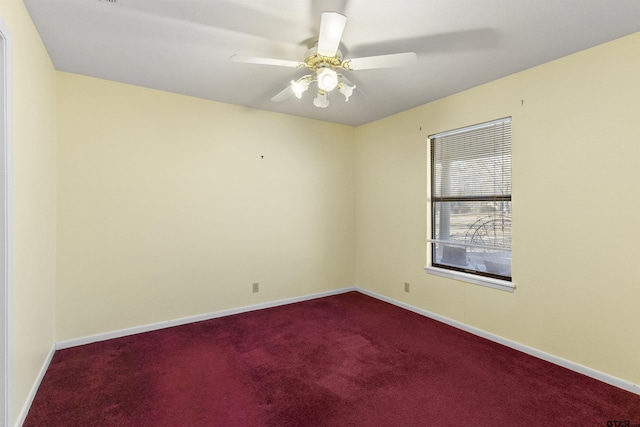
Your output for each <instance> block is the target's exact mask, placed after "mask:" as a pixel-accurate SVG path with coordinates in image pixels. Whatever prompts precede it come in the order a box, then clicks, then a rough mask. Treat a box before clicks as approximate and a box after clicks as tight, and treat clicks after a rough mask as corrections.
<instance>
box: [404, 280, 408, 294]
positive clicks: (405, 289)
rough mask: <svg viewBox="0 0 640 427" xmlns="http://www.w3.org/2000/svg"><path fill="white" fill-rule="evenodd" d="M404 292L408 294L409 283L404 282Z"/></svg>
mask: <svg viewBox="0 0 640 427" xmlns="http://www.w3.org/2000/svg"><path fill="white" fill-rule="evenodd" d="M404 291H405V292H409V282H404Z"/></svg>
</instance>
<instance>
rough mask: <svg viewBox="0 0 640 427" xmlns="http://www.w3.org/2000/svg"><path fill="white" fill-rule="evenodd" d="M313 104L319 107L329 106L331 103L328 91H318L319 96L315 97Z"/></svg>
mask: <svg viewBox="0 0 640 427" xmlns="http://www.w3.org/2000/svg"><path fill="white" fill-rule="evenodd" d="M313 105H315V106H316V107H318V108H327V106H328V105H329V99H328V98H327V92H323V91H318V96H316V97H315V98H314V100H313Z"/></svg>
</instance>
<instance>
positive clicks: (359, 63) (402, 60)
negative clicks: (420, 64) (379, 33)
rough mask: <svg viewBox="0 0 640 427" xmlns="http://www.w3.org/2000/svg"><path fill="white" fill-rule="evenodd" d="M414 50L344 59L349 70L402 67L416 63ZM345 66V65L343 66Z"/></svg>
mask: <svg viewBox="0 0 640 427" xmlns="http://www.w3.org/2000/svg"><path fill="white" fill-rule="evenodd" d="M417 59H418V57H417V55H416V53H415V52H404V53H392V54H390V55H378V56H365V57H364V58H353V59H349V60H347V61H346V63H347V67H348V69H349V70H354V71H356V70H370V69H372V68H391V67H404V66H407V65H413V64H415V63H416V61H417ZM345 68H346V67H345Z"/></svg>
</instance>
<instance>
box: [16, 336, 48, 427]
mask: <svg viewBox="0 0 640 427" xmlns="http://www.w3.org/2000/svg"><path fill="white" fill-rule="evenodd" d="M55 352H56V349H55V347H51V350H49V354H47V357H46V359H45V360H44V363H43V364H42V367H41V368H40V372H38V376H37V377H36V381H35V382H34V383H33V386H32V387H31V390H30V391H29V395H28V396H27V400H26V401H25V402H24V406H23V407H22V410H21V411H20V414H19V415H18V419H17V420H16V427H19V426H21V425H22V424H24V420H26V419H27V414H28V413H29V409H31V404H32V403H33V399H35V398H36V393H37V392H38V389H39V388H40V384H41V383H42V379H43V378H44V375H45V374H46V373H47V369H49V365H50V364H51V360H52V359H53V355H54V354H55Z"/></svg>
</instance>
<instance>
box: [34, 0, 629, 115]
mask: <svg viewBox="0 0 640 427" xmlns="http://www.w3.org/2000/svg"><path fill="white" fill-rule="evenodd" d="M24 2H25V4H26V6H27V8H28V10H29V13H30V14H31V17H32V19H33V21H34V23H35V25H36V27H37V29H38V31H39V33H40V36H41V37H42V39H43V41H44V44H45V46H46V48H47V50H48V52H49V54H50V56H51V59H52V61H53V63H54V65H55V67H56V69H58V70H61V71H68V72H72V73H77V74H83V75H87V76H93V77H98V78H103V79H108V80H113V81H117V82H122V83H128V84H133V85H138V86H144V87H149V88H155V89H161V90H165V91H169V92H175V93H181V94H185V95H191V96H196V97H200V98H205V99H211V100H214V101H220V102H225V103H230V104H236V105H241V106H245V107H251V108H258V109H262V110H269V111H275V112H280V113H285V114H293V115H297V116H303V117H309V118H314V119H318V120H325V121H330V122H336V123H343V124H347V125H353V126H356V125H361V124H364V123H368V122H371V121H374V120H377V119H380V118H383V117H386V116H389V115H392V114H395V113H398V112H400V111H404V110H407V109H409V108H412V107H416V106H418V105H422V104H425V103H427V102H430V101H433V100H435V99H439V98H442V97H444V96H447V95H450V94H453V93H456V92H460V91H462V90H464V89H467V88H470V87H473V86H477V85H479V84H482V83H486V82H489V81H491V80H495V79H497V78H500V77H503V76H506V75H509V74H512V73H515V72H517V71H521V70H524V69H527V68H530V67H532V66H535V65H539V64H542V63H545V62H548V61H551V60H553V59H556V58H560V57H562V56H566V55H568V54H571V53H574V52H577V51H580V50H584V49H586V48H589V47H592V46H595V45H598V44H601V43H604V42H607V41H610V40H613V39H616V38H619V37H622V36H624V35H627V34H631V33H634V32H637V31H640V0H260V1H258V0H24ZM323 11H337V12H340V13H343V14H345V15H346V16H347V17H348V18H349V19H348V21H347V26H346V29H345V31H344V34H343V37H342V44H341V47H340V49H341V50H342V52H343V57H344V58H345V59H347V58H354V57H362V56H371V55H382V54H389V53H396V52H405V51H414V52H416V53H417V55H418V62H417V64H416V65H414V66H410V67H403V68H387V69H380V70H361V71H350V72H349V71H347V72H344V74H345V76H347V77H348V78H349V79H350V80H351V81H353V82H354V83H356V85H357V86H358V89H360V90H361V91H359V92H356V93H354V95H353V96H352V97H351V99H350V100H349V102H345V101H344V98H343V97H342V96H341V95H339V94H333V93H332V94H331V95H330V101H331V105H329V107H327V108H326V109H320V108H316V107H314V106H313V105H312V100H313V97H314V94H313V93H312V92H313V91H312V90H309V91H308V92H306V93H305V94H304V96H303V98H302V99H297V98H295V97H291V98H289V99H287V100H286V101H284V102H279V103H278V102H272V101H270V99H271V97H272V96H274V95H275V94H277V93H278V92H280V91H281V90H282V89H284V88H285V87H286V86H287V84H288V83H289V82H290V81H291V80H292V79H295V78H297V77H300V76H302V75H304V74H306V73H305V70H299V69H295V68H284V67H275V66H269V65H255V64H244V63H237V62H233V61H231V60H229V57H230V56H231V55H233V54H240V55H247V56H260V57H271V58H278V59H287V60H293V61H303V60H304V54H305V52H306V50H307V49H308V48H309V47H310V46H311V45H312V44H313V43H314V42H315V41H316V40H317V36H318V28H319V24H320V14H321V12H323ZM638 54H640V52H629V55H638Z"/></svg>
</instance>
